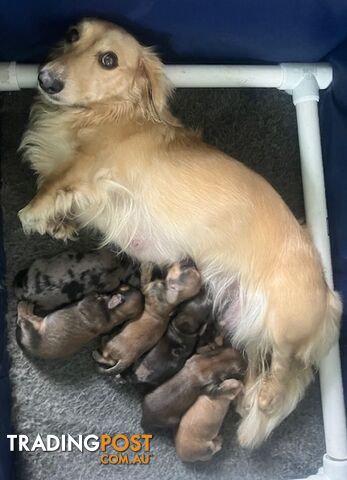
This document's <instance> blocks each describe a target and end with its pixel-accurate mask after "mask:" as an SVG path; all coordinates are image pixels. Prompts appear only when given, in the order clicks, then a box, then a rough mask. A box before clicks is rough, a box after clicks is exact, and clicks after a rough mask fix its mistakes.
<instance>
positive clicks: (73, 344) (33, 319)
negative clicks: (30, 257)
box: [16, 285, 143, 359]
mask: <svg viewBox="0 0 347 480" xmlns="http://www.w3.org/2000/svg"><path fill="white" fill-rule="evenodd" d="M33 309H34V305H33V304H32V303H28V302H25V301H21V302H19V303H18V320H17V324H18V326H17V332H16V333H17V341H18V344H19V345H20V347H21V348H22V349H23V350H24V351H26V352H28V353H30V354H31V355H33V356H35V357H40V358H51V359H53V358H63V357H67V356H68V355H71V354H73V353H75V352H77V351H78V350H80V349H81V348H82V347H83V345H85V344H87V343H88V342H89V341H91V340H93V339H94V338H96V337H97V336H98V335H100V334H104V333H106V332H109V331H110V330H112V329H113V328H114V327H115V326H117V325H121V324H122V323H124V322H125V321H127V320H131V319H134V318H136V317H138V316H139V315H140V314H141V312H142V310H143V296H142V294H141V292H140V291H139V290H137V289H135V288H131V287H129V286H127V285H124V286H122V287H120V288H119V289H118V290H117V291H116V292H115V293H114V294H112V295H100V294H96V293H95V294H92V295H88V296H87V297H85V298H84V299H83V300H81V301H79V302H78V303H76V304H74V305H71V306H68V307H65V308H62V309H61V310H57V311H56V312H53V313H50V314H48V315H46V316H45V317H39V316H38V315H35V314H34V313H33Z"/></svg>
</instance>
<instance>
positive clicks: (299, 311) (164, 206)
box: [19, 20, 341, 447]
mask: <svg viewBox="0 0 347 480" xmlns="http://www.w3.org/2000/svg"><path fill="white" fill-rule="evenodd" d="M78 29H79V31H80V34H81V38H80V40H79V41H78V42H77V43H76V45H75V44H73V45H71V46H63V47H62V48H61V49H60V50H59V51H58V52H57V54H56V55H55V56H54V57H53V60H51V61H50V62H49V63H48V64H47V65H46V67H45V68H49V69H51V70H52V71H53V72H56V73H57V74H58V75H60V76H62V78H63V79H64V82H65V87H64V89H63V90H62V92H61V93H59V94H56V95H53V96H51V97H49V96H48V95H47V94H43V93H42V92H41V95H40V98H39V100H37V102H36V103H35V104H34V107H33V113H32V116H31V120H30V124H29V128H28V130H27V132H26V133H25V135H24V138H23V141H22V145H21V149H22V150H23V152H24V155H25V158H26V160H27V161H29V162H30V163H31V165H32V168H33V169H34V170H35V171H36V172H37V174H38V176H39V187H40V188H39V191H38V193H37V195H36V197H35V198H34V199H33V200H32V202H30V204H29V205H27V206H26V207H25V208H24V209H23V210H21V211H20V212H19V216H20V219H21V222H22V225H23V228H24V230H25V231H26V232H28V233H30V232H33V231H38V232H39V233H41V234H44V233H50V234H51V235H53V236H56V237H57V238H63V239H66V238H69V236H71V235H72V234H73V232H74V230H75V229H78V228H81V227H83V226H86V225H87V226H89V227H92V228H95V229H97V230H98V231H100V232H101V233H102V235H103V237H104V242H103V243H104V244H110V243H111V244H112V243H116V244H118V245H119V246H120V247H121V248H122V249H124V250H125V251H126V252H127V253H128V254H130V255H132V256H134V257H136V258H138V259H139V260H140V261H143V262H147V261H152V262H156V263H168V262H172V261H176V260H180V259H181V258H183V257H185V256H187V255H189V256H191V257H192V258H193V259H194V260H195V262H196V263H197V266H198V268H199V269H200V271H201V273H202V276H203V278H204V280H205V281H206V282H207V284H208V285H209V288H210V291H211V294H212V295H213V297H214V299H215V305H216V309H217V311H218V310H219V311H222V310H223V311H224V315H222V319H221V323H222V325H223V328H224V330H225V331H226V333H227V334H228V335H229V336H230V338H232V339H233V341H234V343H235V344H236V345H237V346H239V347H241V348H244V349H245V350H246V352H247V354H248V357H249V364H250V370H249V372H250V374H249V379H248V383H247V385H246V394H245V396H244V400H243V405H240V411H241V412H242V414H243V416H244V418H243V420H242V422H241V425H240V430H239V438H240V441H241V443H242V444H243V445H244V446H249V447H253V446H256V445H258V444H260V443H261V442H262V441H263V440H264V439H265V438H266V437H267V436H268V435H269V434H270V432H271V431H272V429H273V428H274V427H275V426H276V425H277V424H278V423H280V422H281V421H282V419H283V418H284V417H285V416H287V415H288V414H289V413H290V412H291V411H292V410H293V408H295V406H296V404H297V403H298V401H299V400H300V398H301V397H302V395H303V391H304V389H305V387H306V386H307V384H308V383H309V382H310V379H311V367H312V366H315V365H317V364H318V362H319V361H320V360H321V358H322V357H323V355H324V354H325V353H326V352H327V351H328V350H329V348H330V347H331V345H332V344H333V343H334V342H336V340H337V338H338V331H339V322H340V315H341V302H340V300H339V297H338V295H337V294H336V293H333V292H331V291H330V290H329V288H328V287H327V285H326V282H325V280H324V275H323V271H322V266H321V262H320V259H319V256H318V253H317V251H316V249H315V247H314V246H313V244H312V241H311V239H310V237H309V235H308V233H307V232H306V231H305V230H304V229H303V228H302V227H301V226H300V225H299V223H298V222H297V221H296V219H295V218H294V216H293V215H292V213H291V212H290V211H289V209H288V207H287V206H286V205H285V203H284V202H283V200H282V199H281V197H280V196H279V195H278V194H277V193H276V192H275V191H274V190H273V188H272V187H271V186H270V185H269V184H268V183H267V182H266V181H265V180H264V179H263V178H262V177H260V176H259V175H257V174H256V173H254V172H252V171H251V170H249V169H248V168H246V167H245V166H244V165H242V164H241V163H239V162H237V161H236V160H234V159H232V158H230V157H228V156H226V155H224V154H223V153H222V152H220V151H218V150H216V149H215V148H212V147H210V146H208V145H206V144H205V143H203V142H202V141H201V139H200V138H199V136H198V135H197V134H196V133H194V132H191V131H188V130H187V129H184V128H183V127H182V126H181V125H180V124H179V122H178V120H177V119H175V118H173V117H172V115H171V114H170V112H169V111H168V109H167V107H166V101H167V96H168V94H169V92H170V87H169V85H168V83H167V81H166V79H165V76H164V73H163V68H162V64H161V63H160V61H159V60H158V58H157V57H156V56H155V55H154V54H153V52H152V51H150V50H148V49H146V48H144V47H142V46H141V45H140V44H138V43H137V42H136V40H135V39H134V38H133V37H131V36H130V35H129V34H127V33H126V32H124V31H123V30H122V29H120V28H119V27H116V26H114V25H112V24H109V23H106V22H101V21H96V20H85V21H83V22H82V23H81V24H79V26H78ZM109 50H112V51H114V52H116V53H117V56H118V60H119V66H118V68H117V69H116V70H115V71H103V70H102V69H101V67H100V65H98V62H97V61H96V59H95V56H96V55H97V53H98V52H99V51H109ZM225 312H229V315H226V314H225ZM271 356H272V359H273V360H272V363H271V365H270V363H269V357H271ZM294 366H295V368H294Z"/></svg>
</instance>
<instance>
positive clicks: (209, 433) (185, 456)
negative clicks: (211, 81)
mask: <svg viewBox="0 0 347 480" xmlns="http://www.w3.org/2000/svg"><path fill="white" fill-rule="evenodd" d="M242 389H243V385H242V383H241V382H240V381H239V380H235V379H228V380H224V382H222V383H221V384H220V385H219V387H217V389H216V390H215V392H214V393H213V394H211V395H200V396H199V397H198V399H197V400H196V402H195V403H193V405H192V406H191V407H190V408H189V410H188V411H187V412H186V413H185V414H184V415H183V417H182V420H181V422H180V424H179V427H178V430H177V433H176V439H175V444H176V453H177V455H178V456H179V458H180V459H181V460H183V462H196V461H197V460H201V461H207V460H210V459H211V458H212V457H213V455H214V454H215V453H217V452H219V450H221V448H222V441H223V440H222V437H221V435H219V431H220V429H221V427H222V424H223V421H224V418H225V416H226V414H227V412H228V410H229V406H230V403H231V401H232V400H234V399H235V398H236V397H237V396H238V395H239V394H240V393H241V392H242Z"/></svg>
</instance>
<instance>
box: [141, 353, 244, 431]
mask: <svg viewBox="0 0 347 480" xmlns="http://www.w3.org/2000/svg"><path fill="white" fill-rule="evenodd" d="M245 368H246V365H245V361H244V359H243V358H242V356H241V354H240V353H239V352H238V351H237V350H235V349H234V348H232V347H216V348H215V347H214V348H213V350H210V351H206V352H203V353H201V354H197V355H194V356H193V357H191V358H190V359H189V360H187V362H186V364H185V366H184V367H183V368H182V370H181V371H180V372H178V373H177V374H176V375H175V376H174V377H172V378H170V380H168V381H167V382H165V383H163V385H161V386H160V387H158V388H157V389H156V390H154V391H153V392H152V393H149V394H148V395H146V397H145V399H144V402H143V409H142V426H143V427H144V428H150V427H158V428H165V427H175V426H176V425H178V423H179V422H180V419H181V417H182V416H183V415H184V413H185V412H186V411H187V410H188V408H189V407H191V406H192V405H193V403H194V402H195V401H196V400H197V398H198V397H199V395H201V394H202V393H204V392H207V391H213V389H215V388H218V386H219V384H220V383H222V382H223V381H224V380H226V379H228V378H235V377H240V376H242V375H243V374H244V372H245Z"/></svg>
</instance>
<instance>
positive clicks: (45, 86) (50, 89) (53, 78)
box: [38, 69, 64, 94]
mask: <svg viewBox="0 0 347 480" xmlns="http://www.w3.org/2000/svg"><path fill="white" fill-rule="evenodd" d="M38 81H39V85H40V87H41V88H42V90H44V91H45V92H46V93H50V94H53V93H59V92H61V91H62V90H63V88H64V82H63V80H61V78H59V77H57V75H56V74H55V73H53V72H51V71H50V70H47V69H42V70H41V71H40V72H39V76H38Z"/></svg>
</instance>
